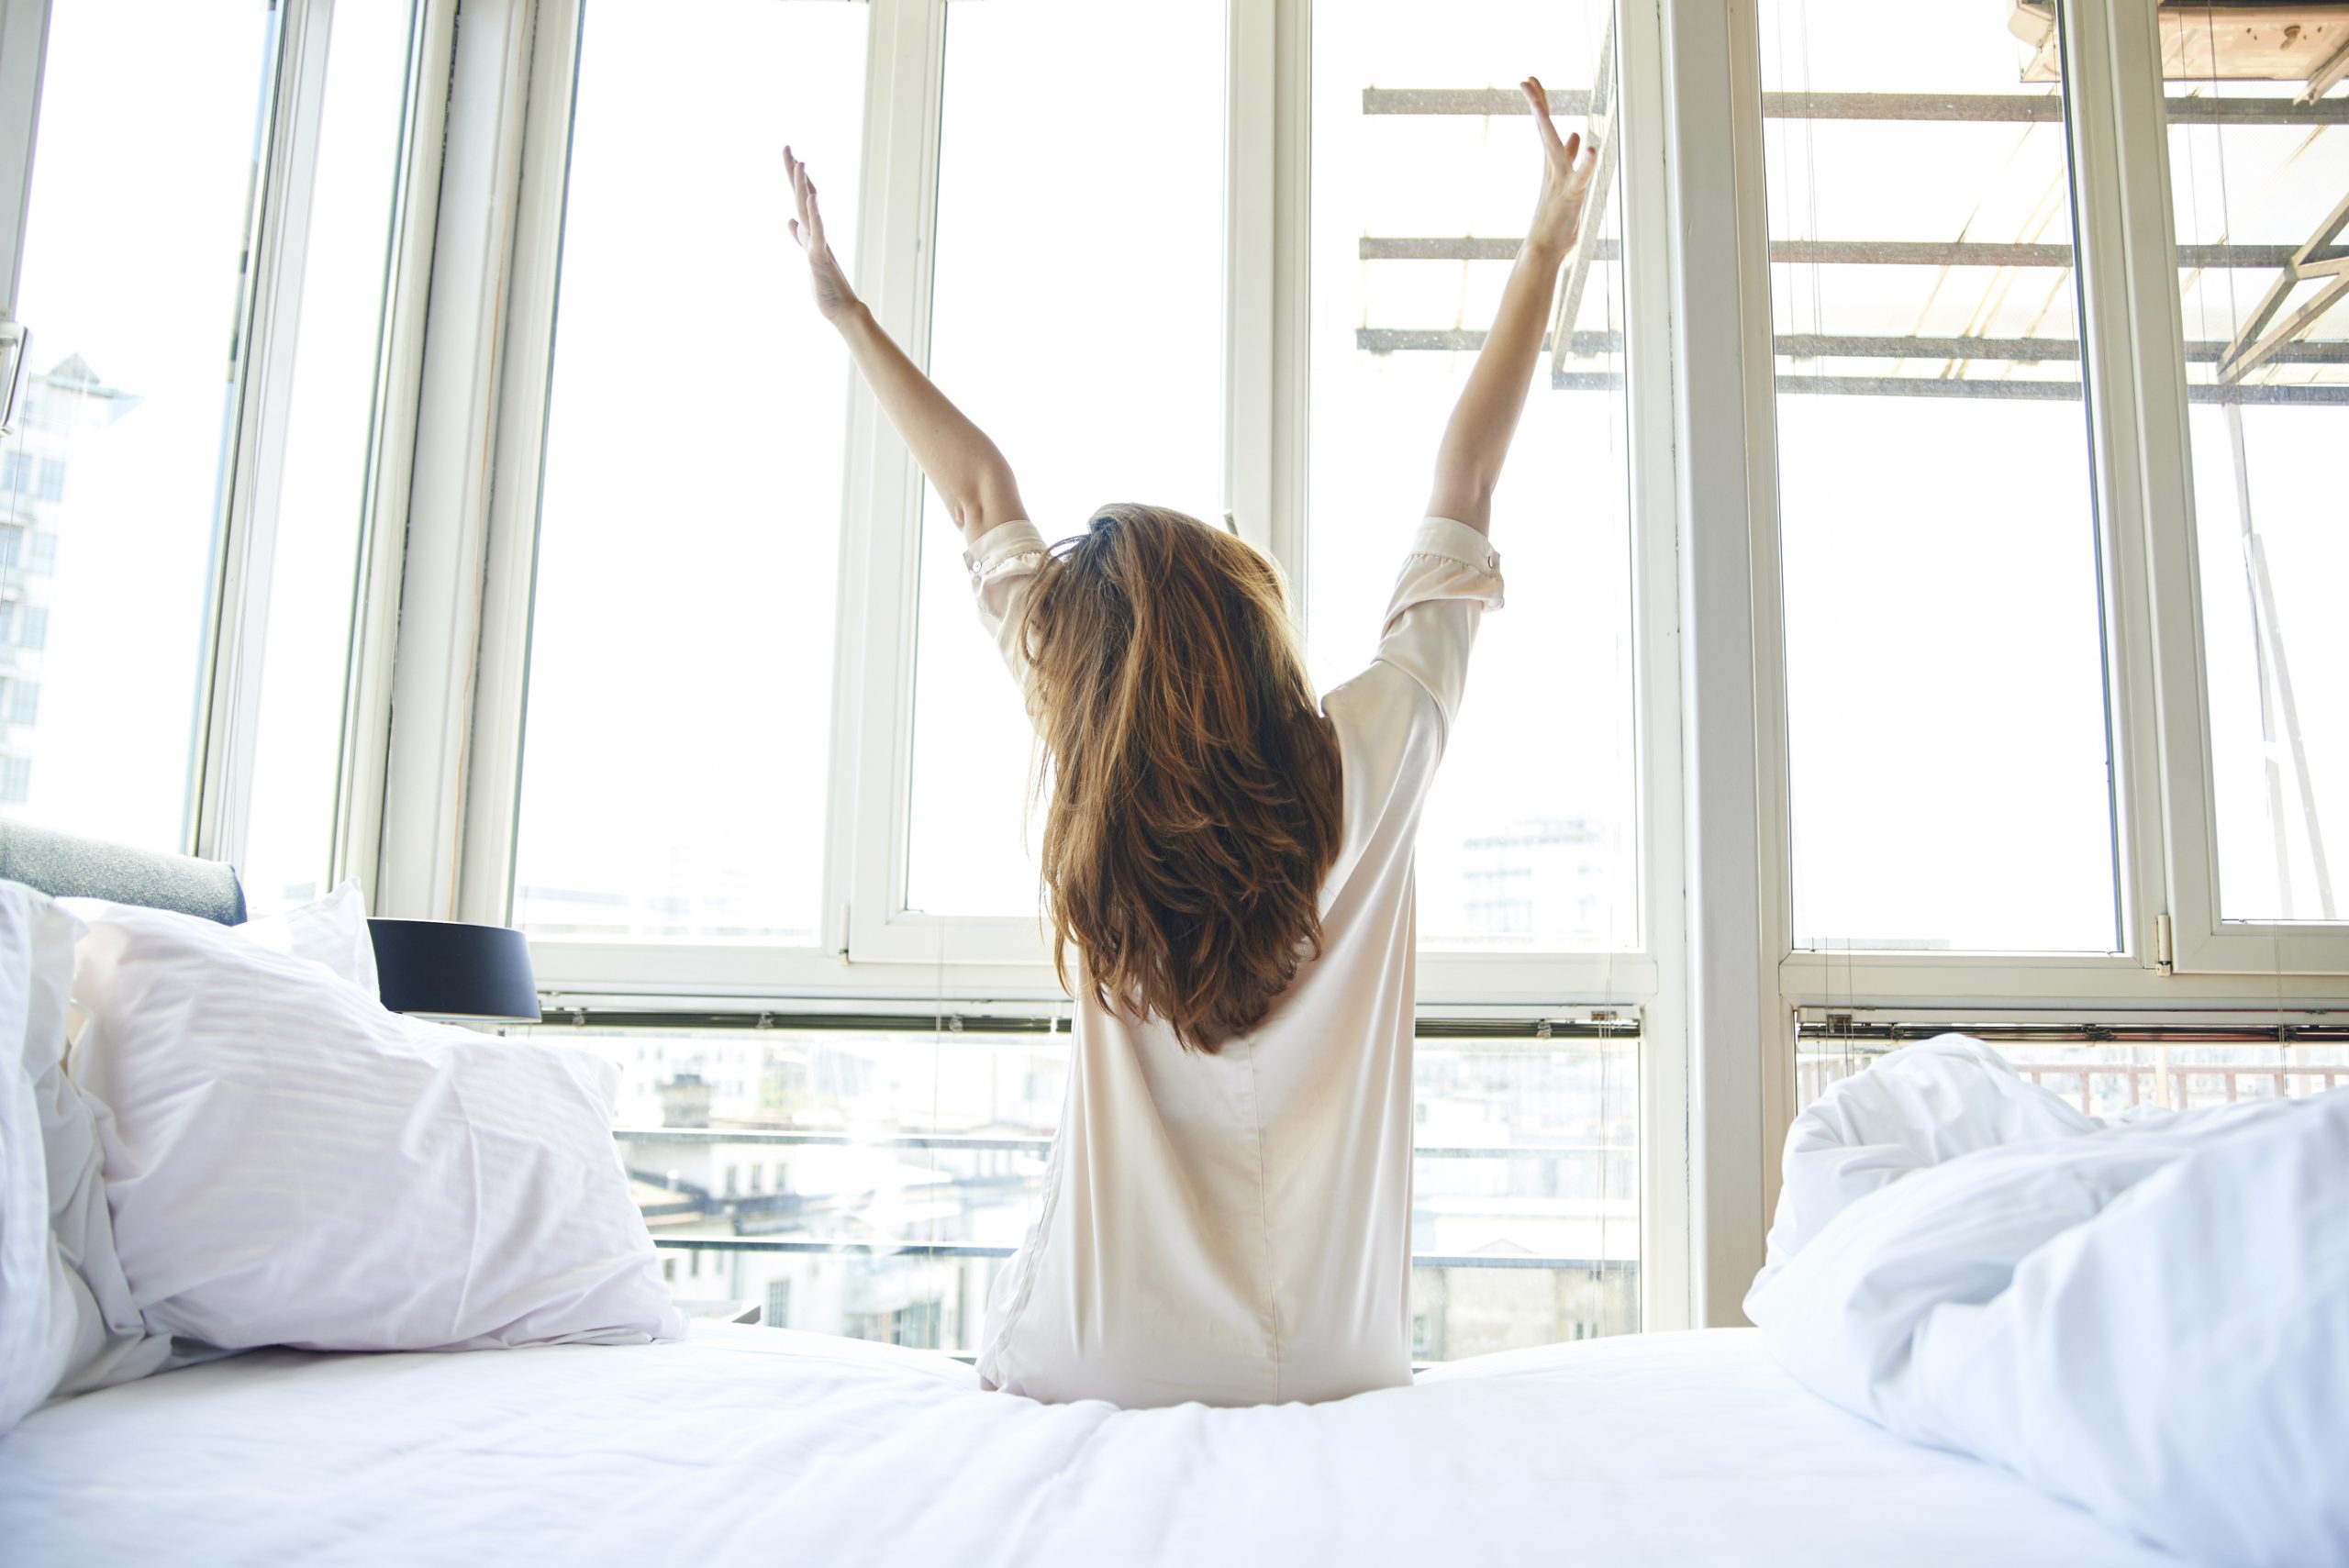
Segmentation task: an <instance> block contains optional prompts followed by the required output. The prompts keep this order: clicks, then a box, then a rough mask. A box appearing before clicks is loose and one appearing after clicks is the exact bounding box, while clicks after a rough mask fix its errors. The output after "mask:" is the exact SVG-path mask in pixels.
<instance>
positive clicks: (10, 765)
mask: <svg viewBox="0 0 2349 1568" xmlns="http://www.w3.org/2000/svg"><path fill="white" fill-rule="evenodd" d="M32 785H33V763H32V759H31V758H29V757H0V805H6V806H22V805H23V804H24V803H25V801H26V800H27V798H28V797H29V796H30V795H31V794H32Z"/></svg>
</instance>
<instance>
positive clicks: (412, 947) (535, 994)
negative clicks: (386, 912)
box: [367, 920, 539, 1024]
mask: <svg viewBox="0 0 2349 1568" xmlns="http://www.w3.org/2000/svg"><path fill="white" fill-rule="evenodd" d="M367 930H368V934H369V935H370V936H372V937H373V938H374V939H375V973H376V978H377V979H378V980H379V981H380V982H381V984H382V988H383V995H384V1006H386V1007H389V1008H390V1009H391V1010H392V1011H393V1012H395V1013H425V1014H429V1015H430V1016H432V1017H434V1018H501V1019H506V1020H507V1021H510V1022H513V1023H528V1024H534V1023H537V1022H538V1021H539V982H538V977H537V975H535V974H533V973H531V971H530V944H529V942H527V941H525V940H523V937H522V933H521V932H519V931H517V930H513V929H509V928H507V927H505V926H469V925H465V924H462V923H461V922H459V921H455V920H370V921H368V922H367Z"/></svg>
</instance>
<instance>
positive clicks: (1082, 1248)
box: [964, 517, 1501, 1407]
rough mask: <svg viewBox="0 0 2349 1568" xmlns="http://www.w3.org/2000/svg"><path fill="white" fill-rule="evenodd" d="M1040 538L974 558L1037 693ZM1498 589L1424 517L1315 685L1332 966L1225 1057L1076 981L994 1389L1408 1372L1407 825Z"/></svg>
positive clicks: (1143, 1397)
mask: <svg viewBox="0 0 2349 1568" xmlns="http://www.w3.org/2000/svg"><path fill="white" fill-rule="evenodd" d="M1044 548H1045V547H1044V540H1043V538H1042V536H1041V535H1040V534H1039V533H1038V532H1037V531H1036V529H1035V528H1034V527H1033V526H1032V525H1030V524H1029V523H1025V522H1010V523H1005V524H1004V525H1002V526H1001V527H1000V528H993V529H990V530H989V531H988V532H987V533H986V534H985V535H983V536H982V537H981V538H980V539H977V540H976V541H975V542H974V544H973V545H972V547H971V549H970V550H969V551H968V552H967V553H966V555H965V557H964V559H965V560H966V561H967V562H968V563H969V565H970V568H971V576H972V582H973V584H974V588H975V590H976V593H977V595H978V602H979V617H980V619H981V620H982V621H983V622H984V623H985V626H986V628H987V629H988V631H989V632H990V633H991V634H992V635H993V636H994V638H995V639H996V646H997V647H998V648H999V649H1000V650H1001V651H1003V654H1004V657H1005V659H1006V661H1007V662H1008V663H1009V664H1010V665H1011V669H1012V673H1013V675H1014V677H1015V679H1019V681H1020V682H1021V684H1022V687H1023V689H1024V687H1025V684H1026V671H1025V668H1024V664H1025V662H1024V660H1023V658H1022V657H1021V653H1020V643H1019V634H1020V623H1021V619H1022V617H1023V615H1024V614H1025V610H1026V604H1027V595H1028V590H1029V588H1030V585H1031V584H1032V582H1033V579H1034V574H1035V573H1036V571H1037V569H1038V568H1039V567H1041V565H1042V564H1043V562H1044ZM1500 603H1501V579H1500V558H1499V557H1498V556H1497V555H1495V554H1494V553H1493V552H1492V549H1491V547H1490V546H1489V545H1488V544H1487V543H1486V539H1485V537H1484V536H1483V535H1482V534H1479V533H1477V532H1476V531H1475V529H1473V528H1468V527H1466V526H1465V525H1464V524H1461V523H1456V522H1453V521H1450V520H1449V519H1446V518H1441V517H1431V518H1429V519H1428V520H1427V521H1426V522H1424V523H1422V524H1421V525H1420V527H1419V531H1418V533H1417V535H1416V536H1415V537H1414V538H1413V539H1412V541H1411V546H1410V550H1409V552H1408V555H1407V556H1406V557H1405V559H1404V562H1403V570H1402V574H1401V577H1400V579H1399V581H1397V584H1396V586H1395V595H1394V598H1393V600H1392V602H1391V603H1390V605H1389V606H1388V609H1387V614H1386V627H1385V630H1384V632H1383V634H1382V636H1381V638H1380V640H1379V644H1378V651H1377V654H1376V656H1375V659H1374V660H1373V662H1372V663H1371V665H1370V667H1369V668H1368V669H1366V670H1364V672H1363V673H1361V674H1359V675H1357V676H1355V677H1354V678H1353V679H1352V680H1350V681H1348V682H1347V683H1346V684H1343V685H1341V686H1340V687H1338V688H1337V689H1336V690H1334V691H1332V692H1330V694H1329V695H1327V696H1326V697H1325V698H1323V699H1322V705H1321V706H1322V711H1323V712H1324V713H1326V714H1327V715H1328V716H1329V718H1330V726H1331V728H1333V729H1334V730H1335V731H1336V734H1337V740H1338V752H1339V758H1340V762H1341V767H1342V769H1343V780H1344V783H1343V790H1344V833H1343V839H1342V841H1341V847H1340V850H1339V852H1338V857H1337V859H1336V861H1335V862H1333V863H1332V865H1331V866H1330V873H1329V878H1328V880H1327V881H1326V882H1325V883H1324V884H1323V886H1322V889H1321V897H1320V911H1321V931H1322V948H1321V953H1320V956H1319V958H1318V959H1312V960H1308V962H1306V963H1305V964H1304V965H1303V966H1302V967H1301V968H1299V969H1298V971H1297V978H1296V980H1295V981H1294V982H1293V983H1292V984H1290V986H1289V988H1288V990H1287V991H1286V993H1284V994H1283V995H1282V996H1281V998H1280V999H1279V1000H1278V1001H1277V1002H1276V1003H1275V1004H1274V1006H1273V1009H1272V1011H1271V1012H1270V1013H1268V1014H1267V1015H1266V1016H1265V1018H1264V1021H1263V1022H1262V1023H1260V1024H1259V1025H1258V1026H1257V1027H1256V1028H1255V1029H1252V1030H1250V1031H1249V1032H1248V1033H1246V1034H1243V1035H1241V1036H1237V1037H1235V1038H1234V1039H1232V1040H1229V1041H1227V1042H1226V1043H1225V1044H1224V1047H1223V1049H1222V1051H1219V1052H1218V1053H1216V1054H1213V1055H1209V1054H1206V1053H1203V1052H1198V1051H1186V1050H1184V1049H1183V1047H1182V1046H1181V1045H1180V1044H1179V1043H1178V1042H1177V1040H1175V1034H1174V1031H1173V1030H1171V1029H1168V1028H1167V1027H1166V1025H1165V1024H1164V1023H1163V1022H1161V1021H1159V1020H1158V1019H1155V1018H1150V1019H1144V1020H1141V1021H1137V1020H1135V1019H1133V1018H1128V1017H1126V1016H1124V1015H1122V1014H1121V1013H1119V1012H1118V1011H1115V1010H1112V1009H1109V1008H1105V1007H1103V1006H1100V1004H1098V1003H1097V1002H1096V1001H1095V1000H1094V997H1093V995H1092V992H1091V990H1090V988H1089V987H1088V986H1087V985H1085V984H1084V983H1083V981H1082V979H1081V970H1080V974H1079V976H1078V977H1073V978H1074V979H1075V989H1076V993H1077V995H1076V1000H1075V1027H1074V1048H1073V1050H1074V1054H1073V1058H1072V1061H1071V1064H1070V1072H1069V1081H1068V1101H1067V1104H1066V1106H1065V1107H1064V1108H1063V1113H1062V1117H1061V1124H1060V1129H1059V1131H1058V1133H1057V1134H1056V1135H1055V1136H1054V1138H1053V1140H1052V1159H1051V1162H1050V1166H1049V1169H1048V1172H1047V1174H1046V1176H1045V1182H1044V1192H1043V1197H1042V1201H1041V1206H1040V1209H1039V1213H1038V1215H1037V1218H1036V1221H1035V1224H1034V1226H1033V1227H1032V1228H1031V1229H1030V1231H1029V1233H1028V1237H1027V1240H1025V1242H1024V1243H1022V1245H1021V1246H1020V1248H1019V1251H1018V1252H1017V1253H1016V1254H1015V1255H1014V1256H1013V1257H1012V1259H1011V1260H1010V1262H1009V1263H1008V1265H1007V1266H1006V1267H1005V1268H1004V1270H1003V1271H1002V1273H999V1274H998V1275H997V1276H996V1284H995V1288H994V1291H993V1293H992V1295H991V1296H990V1299H989V1301H988V1308H987V1327H986V1333H985V1341H984V1347H983V1349H982V1351H981V1352H980V1355H979V1360H978V1370H979V1373H980V1374H981V1376H983V1377H984V1378H985V1379H986V1380H987V1382H988V1383H990V1384H992V1385H995V1386H996V1387H997V1388H1001V1389H1005V1390H1008V1391H1009V1392H1011V1393H1014V1394H1025V1395H1029V1396H1033V1397H1035V1398H1038V1399H1044V1400H1052V1401H1063V1400H1072V1399H1106V1400H1108V1401H1110V1402H1111V1403H1112V1404H1116V1405H1120V1406H1126V1407H1137V1406H1156V1405H1177V1404H1181V1403H1183V1402H1185V1401H1186V1400H1198V1401H1201V1402H1203V1403H1205V1404H1208V1405H1257V1404H1271V1403H1278V1402H1281V1401H1286V1400H1323V1399H1339V1398H1343V1397H1344V1396H1347V1395H1351V1394H1359V1393H1362V1392H1363V1391H1364V1390H1365V1389H1372V1388H1386V1387H1392V1386H1395V1385H1402V1384H1408V1383H1409V1382H1410V1380H1411V1365H1410V1252H1411V1235H1410V1228H1411V1128H1412V1116H1411V1038H1412V1013H1411V1001H1412V989H1411V988H1412V962H1413V942H1414V938H1415V925H1416V912H1417V911H1416V901H1415V897H1414V894H1413V885H1412V876H1411V864H1412V862H1411V849H1412V840H1413V838H1414V836H1415V835H1416V834H1417V832H1418V830H1419V809H1420V806H1421V803H1422V802H1423V801H1424V800H1425V799H1426V797H1427V792H1428V786H1429V784H1430V783H1431V781H1432V780H1433V779H1434V777H1435V770H1436V764H1437V762H1439V761H1440V760H1441V758H1442V755H1443V746H1444V737H1445V734H1446V732H1447V730H1448V729H1449V728H1450V726H1451V723H1452V719H1453V714H1454V713H1456V712H1457V711H1458V708H1459V706H1460V695H1461V688H1462V685H1463V684H1464V680H1465V678H1466V675H1467V669H1468V651H1469V647H1470V645H1471V644H1472V643H1473V642H1474V641H1475V636H1476V624H1477V621H1478V619H1479V617H1481V616H1482V614H1483V612H1484V611H1485V610H1486V609H1488V608H1498V607H1499V606H1500ZM1080 963H1081V959H1080Z"/></svg>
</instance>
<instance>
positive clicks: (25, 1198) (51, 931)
mask: <svg viewBox="0 0 2349 1568" xmlns="http://www.w3.org/2000/svg"><path fill="white" fill-rule="evenodd" d="M81 933H82V924H81V922H80V921H78V920H76V919H75V918H74V917H72V915H71V914H69V913H68V912H66V911H65V910H63V909H61V908H59V907H58V906H57V905H56V904H55V903H54V902H53V901H52V900H50V898H49V897H48V896H47V895H43V894H40V893H38V892H36V891H34V890H33V889H32V888H29V887H27V886H25V885H24V884H21V883H15V882H0V1433H5V1432H6V1431H7V1430H8V1429H9V1428H11V1427H13V1426H15V1425H16V1424H17V1421H19V1420H21V1419H22V1418H24V1417H25V1416H26V1415H27V1414H28V1413H29V1412H30V1411H31V1410H33V1409H34V1408H35V1407H38V1406H39V1404H40V1403H41V1402H42V1401H43V1400H44V1399H47V1398H48V1397H49V1396H50V1395H51V1394H54V1393H59V1392H63V1393H74V1392H77V1391H79V1390H81V1389H83V1388H91V1387H96V1386H98V1385H102V1384H106V1383H115V1382H124V1381H128V1379H130V1378H133V1377H140V1376H144V1375H145V1374H146V1373H150V1372H152V1371H154V1370H155V1369H156V1368H157V1367H158V1366H160V1365H161V1364H162V1362H163V1360H164V1358H165V1356H166V1355H167V1353H168V1352H169V1351H170V1348H171V1341H170V1340H169V1339H168V1338H161V1339H158V1338H153V1337H150V1335H149V1334H148V1333H147V1331H146V1328H145V1325H144V1324H143V1323H142V1322H141V1321H140V1319H139V1311H138V1308H137V1307H135V1306H133V1305H132V1303H131V1299H130V1290H129V1286H128V1284H126V1283H125V1282H124V1279H123V1275H122V1267H121V1265H120V1263H119V1262H117V1260H116V1257H115V1251H114V1232H113V1229H112V1227H111V1226H110V1225H109V1223H108V1220H107V1216H106V1188H105V1186H104V1184H102V1183H101V1182H100V1180H99V1175H98V1172H99V1155H98V1134H97V1126H96V1123H95V1120H94V1119H93V1118H92V1116H91V1114H90V1109H89V1106H87V1105H85V1104H84V1103H83V1100H82V1097H81V1096H80V1095H77V1094H76V1093H74V1091H73V1086H72V1084H71V1083H69V1082H68V1081H67V1079H66V1076H65V1071H64V1058H65V1018H66V997H67V994H68V992H69V990H70V988H71V987H72V980H73V944H74V940H75V939H76V938H78V937H79V936H80V935H81Z"/></svg>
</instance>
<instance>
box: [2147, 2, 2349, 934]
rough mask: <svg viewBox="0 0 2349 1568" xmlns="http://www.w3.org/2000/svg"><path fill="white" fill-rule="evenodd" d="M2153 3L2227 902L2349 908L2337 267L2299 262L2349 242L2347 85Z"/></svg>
mask: <svg viewBox="0 0 2349 1568" xmlns="http://www.w3.org/2000/svg"><path fill="white" fill-rule="evenodd" d="M2162 17H2163V23H2164V33H2165V43H2167V44H2168V46H2169V47H2166V48H2165V50H2164V51H2163V59H2164V61H2165V64H2166V67H2167V69H2168V71H2169V72H2170V73H2171V74H2170V79H2169V80H2168V81H2167V82H2166V83H2165V87H2166V88H2167V95H2168V103H2169V107H2170V132H2169V139H2170V182H2171V206H2172V209H2173V210H2174V211H2175V212H2176V221H2177V243H2178V247H2179V258H2178V259H2179V270H2178V295H2179V303H2180V306H2181V307H2182V313H2183V316H2184V322H2185V328H2186V339H2187V384H2188V393H2187V395H2188V398H2189V399H2190V407H2189V411H2188V431H2189V433H2190V437H2191V442H2192V447H2191V456H2192V461H2193V466H2194V518H2195V531H2196V539H2197V544H2198V548H2199V555H2200V568H2201V594H2200V595H2199V596H2200V602H2201V609H2202V628H2201V629H2202V656H2203V662H2204V663H2203V674H2204V680H2205V682H2206V685H2207V691H2208V695H2209V700H2210V740H2211V756H2210V768H2211V775H2212V777H2211V784H2212V787H2213V792H2214V795H2215V805H2216V807H2217V817H2218V851H2219V913H2220V915H2221V917H2222V918H2225V919H2230V920H2268V919H2277V920H2324V919H2337V918H2343V917H2349V882H2345V881H2344V879H2343V869H2342V867H2343V860H2342V857H2343V855H2344V854H2349V617H2343V616H2342V615H2341V613H2340V607H2339V603H2340V590H2341V585H2342V584H2344V583H2349V531H2344V530H2343V528H2342V526H2341V519H2342V506H2341V478H2340V462H2339V452H2340V450H2341V448H2342V445H2343V442H2344V441H2349V278H2344V277H2338V276H2314V277H2303V276H2301V274H2300V268H2299V266H2298V265H2296V264H2294V261H2293V257H2294V255H2295V254H2296V253H2298V252H2299V251H2300V250H2302V248H2303V247H2307V248H2308V254H2307V256H2306V258H2305V260H2306V261H2308V262H2310V263H2311V264H2313V265H2320V266H2321V265H2322V264H2323V263H2324V262H2326V261H2333V262H2336V263H2337V262H2338V261H2340V260H2341V259H2342V258H2343V257H2349V234H2344V233H2343V218H2344V217H2349V211H2344V207H2343V204H2344V202H2349V129H2344V128H2343V119H2344V118H2349V90H2344V89H2343V88H2341V87H2335V88H2334V89H2333V90H2332V92H2331V93H2330V94H2328V95H2326V96H2325V97H2324V98H2322V99H2321V100H2320V101H2318V102H2316V103H2312V104H2300V103H2296V102H2295V101H2294V100H2295V97H2296V95H2298V94H2299V93H2301V92H2303V91H2305V90H2306V86H2307V82H2306V78H2307V76H2308V75H2309V73H2310V72H2312V71H2314V70H2316V69H2318V68H2319V67H2320V66H2321V64H2322V63H2323V61H2322V60H2321V58H2318V56H2319V55H2321V54H2322V53H2326V52H2329V49H2326V50H2317V51H2315V53H2310V51H2309V50H2296V51H2287V52H2286V53H2285V54H2283V55H2280V56H2279V55H2277V54H2276V53H2275V52H2274V51H2272V50H2242V49H2238V48H2234V47H2232V45H2233V44H2234V42H2235V39H2236V35H2237V32H2238V29H2237V28H2236V27H2235V26H2234V25H2233V24H2232V23H2229V22H2226V21H2224V20H2223V19H2222V18H2221V17H2218V16H2214V15H2213V13H2212V10H2211V8H2210V7H2208V6H2191V7H2183V6H2182V7H2174V8H2165V10H2164V11H2163V13H2162ZM2321 37H2322V38H2324V39H2327V40H2330V39H2332V35H2331V34H2325V35H2321ZM2303 55H2307V56H2308V57H2307V58H2302V56H2303ZM2214 101H2217V102H2221V103H2223V104H2224V105H2225V106H2226V112H2230V113H2231V114H2232V115H2233V116H2238V117H2230V118H2228V119H2226V120H2225V121H2224V122H2223V123H2220V122H2218V121H2217V120H2216V118H2215V117H2216V116H2217V115H2218V114H2219V113H2221V112H2222V111H2221V110H2219V109H2217V108H2214V106H2213V104H2214Z"/></svg>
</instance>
